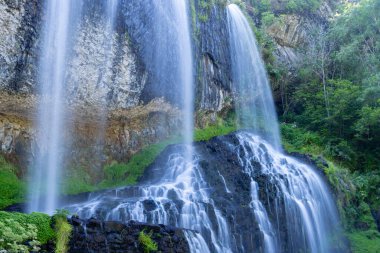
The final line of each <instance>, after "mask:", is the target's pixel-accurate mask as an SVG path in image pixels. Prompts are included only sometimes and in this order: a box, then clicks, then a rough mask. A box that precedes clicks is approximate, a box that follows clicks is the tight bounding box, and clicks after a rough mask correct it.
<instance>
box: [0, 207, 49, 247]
mask: <svg viewBox="0 0 380 253" xmlns="http://www.w3.org/2000/svg"><path fill="white" fill-rule="evenodd" d="M7 220H8V221H9V220H11V221H13V222H12V224H14V227H10V229H11V230H12V231H13V232H14V233H16V234H17V233H19V234H20V233H21V232H22V230H25V232H27V231H28V230H29V229H30V226H33V227H36V228H37V238H36V239H37V240H38V241H39V242H40V243H41V244H46V243H47V242H48V241H50V240H54V239H55V232H54V230H53V228H52V227H51V217H50V216H49V215H47V214H42V213H32V214H23V213H9V212H3V211H0V222H5V221H7ZM17 224H19V225H17ZM20 226H21V227H22V228H23V229H20V228H19V227H20Z"/></svg>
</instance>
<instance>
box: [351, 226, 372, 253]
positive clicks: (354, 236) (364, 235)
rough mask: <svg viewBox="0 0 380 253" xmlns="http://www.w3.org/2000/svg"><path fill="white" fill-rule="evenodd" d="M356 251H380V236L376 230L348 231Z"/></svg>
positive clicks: (355, 252) (359, 252)
mask: <svg viewBox="0 0 380 253" xmlns="http://www.w3.org/2000/svg"><path fill="white" fill-rule="evenodd" d="M347 237H348V238H349V240H350V241H351V248H352V250H353V252H354V253H380V236H379V233H378V232H377V231H376V230H369V231H358V232H352V233H348V234H347Z"/></svg>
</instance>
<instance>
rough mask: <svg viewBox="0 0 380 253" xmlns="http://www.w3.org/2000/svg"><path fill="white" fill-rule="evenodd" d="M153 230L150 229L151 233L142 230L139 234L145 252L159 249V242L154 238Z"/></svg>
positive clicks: (148, 252)
mask: <svg viewBox="0 0 380 253" xmlns="http://www.w3.org/2000/svg"><path fill="white" fill-rule="evenodd" d="M152 234H153V231H150V232H149V234H145V232H144V231H141V232H140V234H139V243H140V244H141V246H142V248H143V249H144V252H145V253H150V252H154V251H157V250H158V246H157V243H156V242H155V241H153V240H152Z"/></svg>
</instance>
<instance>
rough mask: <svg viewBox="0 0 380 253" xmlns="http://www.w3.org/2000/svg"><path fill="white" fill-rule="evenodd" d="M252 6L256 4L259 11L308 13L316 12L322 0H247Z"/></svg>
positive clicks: (255, 6)
mask: <svg viewBox="0 0 380 253" xmlns="http://www.w3.org/2000/svg"><path fill="white" fill-rule="evenodd" d="M246 2H247V3H249V4H250V5H251V6H254V8H255V9H256V11H257V13H263V12H268V11H270V12H272V11H277V12H279V11H280V12H285V13H297V14H306V13H313V12H315V11H316V10H317V9H318V8H319V6H320V5H321V0H283V1H280V2H279V3H278V2H274V3H273V4H271V1H270V0H247V1H246Z"/></svg>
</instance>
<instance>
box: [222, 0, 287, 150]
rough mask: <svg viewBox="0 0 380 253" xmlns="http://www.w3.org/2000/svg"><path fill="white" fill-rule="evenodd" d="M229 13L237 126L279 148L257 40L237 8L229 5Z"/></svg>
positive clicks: (271, 101) (268, 88)
mask: <svg viewBox="0 0 380 253" xmlns="http://www.w3.org/2000/svg"><path fill="white" fill-rule="evenodd" d="M227 14H228V25H229V34H230V49H231V60H232V66H233V67H232V73H233V83H234V85H233V92H234V95H235V106H236V114H237V119H238V122H237V123H238V125H239V127H240V128H243V129H251V130H253V131H255V132H256V133H257V134H259V135H260V136H262V137H263V138H264V139H266V140H268V141H269V142H270V143H271V144H272V145H273V146H274V147H276V148H277V149H280V148H281V141H280V133H279V128H278V124H277V115H276V110H275V107H274V102H273V98H272V92H271V89H270V85H269V81H268V77H267V74H266V70H265V65H264V62H263V60H262V58H261V55H260V52H259V49H258V46H257V43H256V39H255V37H254V35H253V32H252V29H251V27H250V25H249V23H248V21H247V19H246V18H245V17H244V14H243V13H242V12H241V10H240V9H239V7H238V6H237V5H235V4H230V5H229V6H228V7H227Z"/></svg>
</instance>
